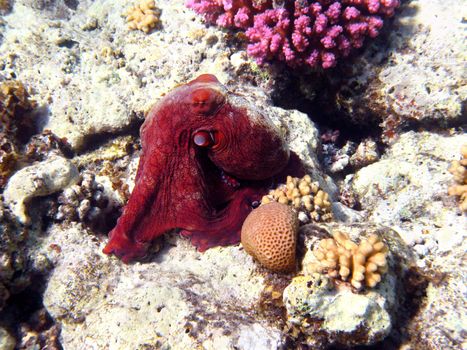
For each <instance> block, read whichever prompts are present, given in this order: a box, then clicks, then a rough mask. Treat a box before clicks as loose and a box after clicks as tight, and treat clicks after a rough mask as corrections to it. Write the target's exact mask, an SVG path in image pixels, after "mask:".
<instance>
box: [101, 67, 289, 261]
mask: <svg viewBox="0 0 467 350" xmlns="http://www.w3.org/2000/svg"><path fill="white" fill-rule="evenodd" d="M140 134H141V144H142V151H141V156H140V161H139V166H138V170H137V173H136V178H135V187H134V190H133V192H132V194H131V196H130V198H129V200H128V203H127V204H126V206H125V208H124V209H123V212H122V215H121V216H120V218H119V220H118V222H117V224H116V226H115V228H114V229H113V230H112V231H111V232H110V233H109V237H110V239H109V241H108V243H107V245H106V247H105V248H104V253H106V254H114V255H116V256H118V257H119V258H121V259H122V261H123V262H125V263H127V262H129V261H131V260H134V259H138V258H142V257H144V256H145V255H146V254H147V251H148V249H149V247H150V243H151V241H153V240H154V239H155V238H156V237H159V236H161V235H163V234H164V233H165V232H167V231H169V230H172V229H176V228H178V229H180V230H181V234H182V235H183V236H186V237H188V238H190V239H191V243H192V244H193V245H195V246H196V247H197V249H198V250H199V251H205V250H206V249H208V248H211V247H214V246H219V245H229V244H235V243H238V242H239V241H240V230H241V226H242V224H243V221H244V220H245V218H246V216H247V215H248V214H249V213H250V211H251V210H252V208H253V206H254V204H255V202H256V203H258V202H259V201H260V199H261V197H262V195H263V194H265V193H266V192H267V190H268V188H269V186H271V185H272V183H273V182H274V181H276V180H274V178H277V177H280V176H283V175H281V174H284V173H285V171H288V172H289V173H290V171H289V169H288V168H290V167H291V166H292V165H291V163H292V160H293V159H295V158H296V155H294V154H291V152H290V151H289V149H288V147H287V144H286V143H285V141H284V139H283V137H282V136H281V134H280V132H279V131H278V130H277V129H276V128H275V126H274V125H273V123H272V122H271V120H270V119H269V118H268V117H267V116H266V115H264V114H262V113H261V112H260V111H258V109H257V108H256V107H255V106H254V105H253V104H251V103H248V102H247V101H246V100H245V99H244V98H242V97H241V96H238V95H237V94H235V93H233V92H230V91H228V90H227V89H226V87H224V86H223V85H222V84H221V83H219V81H218V80H217V78H216V77H215V76H213V75H209V74H205V75H201V76H199V77H198V78H196V79H195V80H193V81H191V82H189V83H187V84H185V85H181V86H178V87H177V88H175V89H174V90H172V91H171V92H169V93H168V94H167V95H165V96H164V97H163V98H162V99H161V100H160V101H159V102H158V103H156V105H155V106H153V107H152V109H151V110H150V112H149V113H148V115H147V117H146V120H145V122H144V123H143V125H142V127H141V130H140ZM294 162H297V160H296V159H295V160H294ZM294 167H297V166H296V165H294ZM277 181H278V180H277Z"/></svg>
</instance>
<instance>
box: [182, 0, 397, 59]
mask: <svg viewBox="0 0 467 350" xmlns="http://www.w3.org/2000/svg"><path fill="white" fill-rule="evenodd" d="M399 4H400V1H399V0H341V1H333V0H319V1H312V0H296V1H282V2H280V4H279V2H278V1H271V0H252V1H247V0H187V1H186V5H187V7H189V8H191V9H193V10H194V11H195V12H196V13H198V14H201V15H203V16H204V18H205V20H206V21H207V22H208V23H213V24H217V25H219V26H221V27H225V28H237V29H243V30H245V31H246V32H245V33H246V36H247V38H248V40H249V44H248V48H247V51H248V54H249V55H251V56H252V57H254V58H255V59H256V61H257V62H258V63H259V64H263V63H265V62H267V61H272V60H279V61H284V62H285V63H286V64H288V65H289V66H292V67H295V66H310V67H313V68H314V67H318V66H321V67H323V68H330V67H334V66H335V65H336V63H337V60H338V58H339V57H346V56H348V55H349V54H350V52H351V51H352V49H356V48H360V47H362V45H363V42H364V40H365V38H366V37H370V38H374V37H376V36H378V34H379V31H380V29H381V28H382V26H383V18H384V17H390V16H392V15H393V14H394V11H395V9H396V8H397V7H398V6H399Z"/></svg>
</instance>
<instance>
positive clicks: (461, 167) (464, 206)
mask: <svg viewBox="0 0 467 350" xmlns="http://www.w3.org/2000/svg"><path fill="white" fill-rule="evenodd" d="M461 154H462V159H461V160H455V161H453V162H452V163H451V166H450V168H449V172H450V173H451V174H452V175H453V176H454V181H456V182H457V184H456V185H452V186H450V187H449V188H448V194H449V195H450V196H459V197H460V204H459V208H460V209H461V210H462V211H467V144H465V145H463V146H462V148H461Z"/></svg>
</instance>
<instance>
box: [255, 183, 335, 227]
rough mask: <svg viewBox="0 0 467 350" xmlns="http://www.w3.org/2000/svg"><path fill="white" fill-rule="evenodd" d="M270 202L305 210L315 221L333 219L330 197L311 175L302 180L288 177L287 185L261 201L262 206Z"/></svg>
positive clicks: (280, 186) (270, 193)
mask: <svg viewBox="0 0 467 350" xmlns="http://www.w3.org/2000/svg"><path fill="white" fill-rule="evenodd" d="M270 202H279V203H282V204H288V205H290V206H292V207H294V208H295V209H297V210H298V211H300V210H304V211H306V212H307V213H308V215H309V216H310V218H311V219H312V220H313V221H329V220H331V219H332V212H331V202H330V201H329V195H328V194H327V193H326V192H324V191H323V190H321V189H320V188H319V185H318V182H313V181H312V179H311V176H310V175H305V176H304V177H302V178H301V179H300V178H298V177H292V176H287V181H286V183H285V184H282V185H279V186H278V187H277V188H276V189H274V190H271V191H270V192H269V194H268V195H266V196H263V198H262V199H261V204H262V205H263V204H267V203H270Z"/></svg>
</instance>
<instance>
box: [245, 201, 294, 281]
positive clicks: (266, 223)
mask: <svg viewBox="0 0 467 350" xmlns="http://www.w3.org/2000/svg"><path fill="white" fill-rule="evenodd" d="M297 230H298V219H297V214H296V213H295V211H294V210H293V209H292V208H290V207H289V206H288V205H285V204H281V203H276V202H272V203H269V204H266V205H262V206H260V207H259V208H257V209H255V210H253V211H252V212H251V213H250V215H248V216H247V218H246V220H245V222H244V223H243V227H242V233H241V241H242V244H243V247H244V248H245V250H246V252H247V253H248V254H250V255H252V256H253V257H254V258H255V259H256V260H258V261H259V263H260V264H261V265H263V266H265V267H266V268H268V269H270V270H273V271H284V272H286V271H292V270H294V269H295V250H296V245H297Z"/></svg>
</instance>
